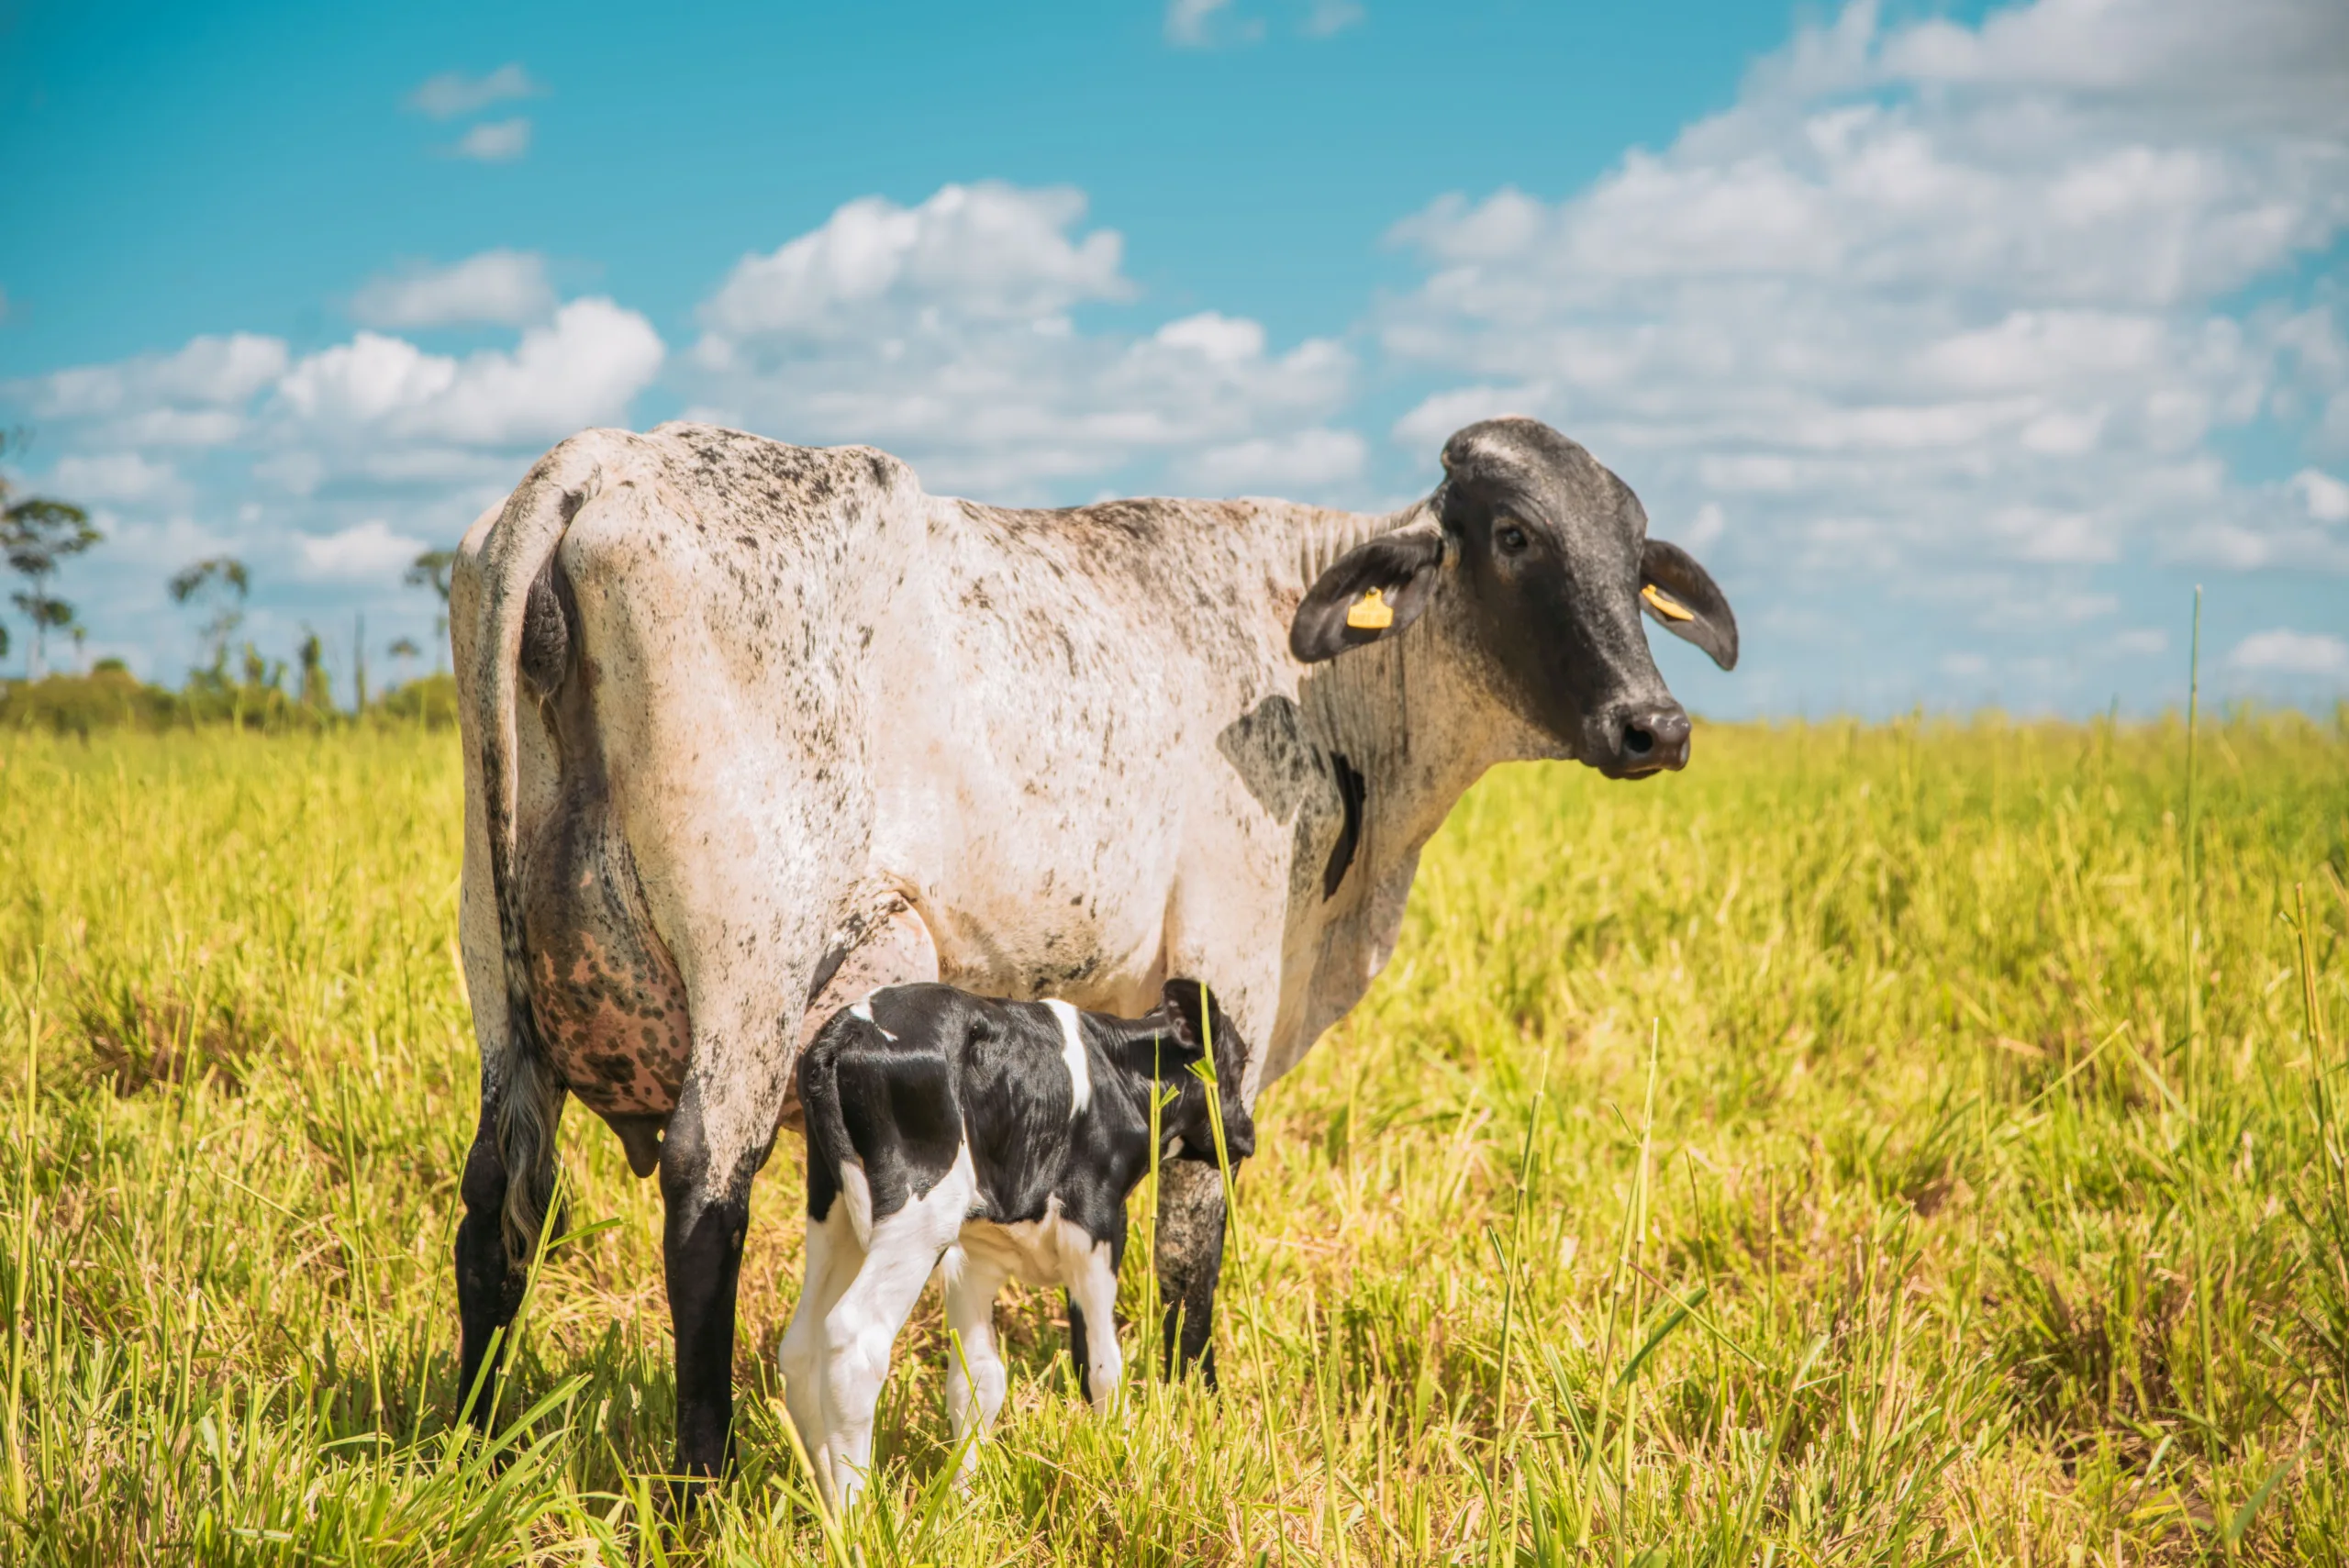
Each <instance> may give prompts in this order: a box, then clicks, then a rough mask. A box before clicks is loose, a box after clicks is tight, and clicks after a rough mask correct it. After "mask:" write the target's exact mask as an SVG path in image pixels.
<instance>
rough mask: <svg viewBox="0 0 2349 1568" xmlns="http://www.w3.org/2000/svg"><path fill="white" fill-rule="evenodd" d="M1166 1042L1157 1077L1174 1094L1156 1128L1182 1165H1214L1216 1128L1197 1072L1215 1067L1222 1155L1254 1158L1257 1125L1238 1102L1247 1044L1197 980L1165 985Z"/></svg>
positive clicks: (1210, 992) (1163, 1009) (1246, 1055)
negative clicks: (1206, 1065) (1187, 1162)
mask: <svg viewBox="0 0 2349 1568" xmlns="http://www.w3.org/2000/svg"><path fill="white" fill-rule="evenodd" d="M1164 995H1165V1003H1164V1006H1162V1007H1161V1008H1160V1009H1159V1010H1160V1011H1161V1012H1162V1013H1163V1015H1164V1018H1165V1033H1166V1039H1165V1041H1164V1043H1163V1046H1162V1047H1161V1048H1160V1050H1159V1051H1158V1053H1157V1058H1158V1059H1157V1070H1158V1077H1159V1081H1160V1082H1161V1083H1163V1084H1167V1085H1169V1086H1170V1087H1172V1088H1174V1089H1175V1102H1174V1103H1173V1104H1172V1105H1170V1106H1167V1107H1166V1109H1165V1110H1164V1112H1163V1113H1162V1115H1163V1118H1164V1119H1163V1120H1162V1121H1161V1122H1160V1124H1159V1125H1160V1127H1161V1129H1163V1132H1164V1135H1165V1136H1166V1137H1168V1138H1171V1139H1174V1140H1176V1141H1177V1143H1178V1144H1179V1148H1178V1150H1177V1154H1178V1156H1179V1157H1180V1158H1182V1159H1186V1160H1205V1161H1207V1162H1209V1163H1213V1162H1214V1161H1215V1157H1216V1153H1215V1122H1214V1119H1213V1118H1212V1117H1211V1116H1210V1114H1209V1112H1208V1086H1207V1084H1206V1083H1205V1082H1204V1081H1203V1080H1202V1078H1201V1077H1200V1075H1199V1068H1200V1066H1201V1065H1202V1064H1203V1063H1205V1062H1208V1060H1210V1051H1209V1047H1210V1046H1212V1048H1213V1050H1212V1060H1213V1062H1214V1063H1215V1095H1216V1096H1217V1100H1218V1102H1219V1108H1220V1109H1221V1111H1222V1115H1223V1147H1224V1151H1225V1152H1226V1153H1227V1154H1229V1155H1230V1158H1231V1159H1232V1160H1234V1161H1235V1162H1236V1161H1241V1160H1245V1159H1247V1158H1249V1157H1250V1156H1251V1155H1252V1154H1254V1153H1255V1152H1256V1123H1255V1119H1254V1118H1252V1117H1251V1116H1250V1115H1249V1114H1248V1106H1247V1105H1246V1103H1245V1102H1244V1101H1242V1100H1241V1097H1240V1077H1241V1073H1243V1072H1244V1071H1246V1069H1247V1065H1248V1042H1247V1041H1246V1040H1241V1038H1240V1031H1239V1029H1236V1028H1234V1027H1233V1026H1232V1022H1231V1020H1230V1018H1228V1017H1226V1016H1225V1014H1224V1011H1223V1008H1222V1007H1221V1006H1218V1005H1217V1002H1216V999H1215V993H1214V992H1212V991H1210V990H1208V988H1207V987H1206V986H1205V985H1203V984H1200V983H1199V982H1198V981H1196V980H1170V981H1168V982H1167V983H1166V990H1165V994H1164Z"/></svg>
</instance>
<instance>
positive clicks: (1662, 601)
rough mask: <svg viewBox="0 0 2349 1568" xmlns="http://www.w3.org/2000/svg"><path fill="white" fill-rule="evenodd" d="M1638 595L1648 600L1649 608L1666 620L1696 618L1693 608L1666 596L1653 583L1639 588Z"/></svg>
mask: <svg viewBox="0 0 2349 1568" xmlns="http://www.w3.org/2000/svg"><path fill="white" fill-rule="evenodd" d="M1640 597H1641V598H1642V599H1645V600H1646V601H1647V602H1648V607H1649V608H1651V609H1653V610H1654V611H1655V613H1656V614H1658V615H1660V616H1662V617H1664V619H1666V620H1695V619H1696V618H1697V613H1696V612H1695V611H1694V610H1691V609H1690V608H1688V606H1686V605H1684V604H1682V603H1681V602H1680V601H1679V600H1677V599H1675V598H1672V597H1670V596H1668V595H1666V594H1665V593H1664V590H1663V589H1661V588H1659V587H1657V586H1656V585H1655V584H1653V583H1651V584H1648V585H1647V586H1646V587H1644V588H1642V589H1641V590H1640Z"/></svg>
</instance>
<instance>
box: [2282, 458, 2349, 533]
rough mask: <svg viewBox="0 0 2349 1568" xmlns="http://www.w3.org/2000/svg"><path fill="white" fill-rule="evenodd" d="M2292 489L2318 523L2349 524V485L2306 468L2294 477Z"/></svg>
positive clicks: (2326, 474)
mask: <svg viewBox="0 0 2349 1568" xmlns="http://www.w3.org/2000/svg"><path fill="white" fill-rule="evenodd" d="M2291 488H2292V489H2293V490H2294V491H2295V492H2297V493H2298V494H2299V497H2300V501H2301V504H2302V505H2304V506H2307V507H2308V509H2309V516H2310V517H2312V518H2314V519H2315V520H2316V521H2318V522H2320V523H2340V522H2349V484H2343V483H2342V482H2341V481H2340V480H2338V479H2335V478H2333V477H2332V475H2331V474H2329V473H2322V472H2321V471H2319V470H2317V469H2313V468H2304V469H2302V470H2300V472H2299V473H2296V474H2294V475H2292V479H2291Z"/></svg>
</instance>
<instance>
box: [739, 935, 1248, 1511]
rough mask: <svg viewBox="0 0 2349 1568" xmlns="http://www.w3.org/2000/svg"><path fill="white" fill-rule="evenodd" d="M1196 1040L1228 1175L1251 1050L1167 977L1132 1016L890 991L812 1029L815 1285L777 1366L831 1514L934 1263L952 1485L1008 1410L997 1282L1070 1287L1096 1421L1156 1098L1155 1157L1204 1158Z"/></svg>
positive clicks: (804, 1291)
mask: <svg viewBox="0 0 2349 1568" xmlns="http://www.w3.org/2000/svg"><path fill="white" fill-rule="evenodd" d="M1208 1042H1212V1046H1213V1051H1214V1057H1215V1074H1216V1081H1217V1083H1218V1084H1219V1096H1218V1097H1219V1099H1220V1101H1221V1115H1222V1121H1223V1136H1224V1142H1225V1150H1226V1152H1227V1154H1228V1156H1229V1157H1230V1159H1231V1160H1232V1161H1235V1162H1236V1161H1239V1160H1241V1159H1244V1158H1245V1157H1247V1156H1248V1155H1249V1154H1251V1153H1252V1152H1254V1150H1255V1129H1254V1124H1253V1123H1252V1121H1251V1120H1250V1118H1249V1114H1248V1109H1247V1106H1246V1105H1245V1104H1244V1103H1243V1102H1242V1100H1241V1068H1242V1067H1243V1065H1244V1064H1245V1063H1246V1062H1247V1060H1248V1048H1247V1045H1246V1043H1245V1042H1244V1041H1242V1040H1241V1038H1240V1036H1239V1034H1238V1032H1237V1031H1236V1030H1235V1029H1233V1028H1232V1026H1231V1024H1230V1020H1229V1019H1227V1018H1225V1017H1224V1015H1223V1012H1222V1010H1221V1009H1220V1008H1219V1007H1218V1006H1217V1005H1216V1001H1215V997H1214V995H1213V993H1211V992H1209V991H1208V988H1207V987H1206V986H1205V985H1202V984H1199V983H1198V982H1197V981H1195V980H1170V981H1168V982H1167V983H1166V986H1165V991H1164V997H1163V1002H1162V1003H1161V1005H1160V1006H1158V1008H1157V1009H1156V1010H1155V1011H1153V1012H1151V1013H1149V1014H1146V1015H1145V1016H1143V1017H1141V1018H1110V1017H1108V1016H1107V1015H1105V1014H1101V1013H1086V1012H1080V1011H1078V1010H1077V1009H1076V1008H1075V1007H1074V1006H1071V1005H1069V1004H1068V1003H1066V1002H1060V1001H1047V1002H997V1001H988V1000H985V999H983V998H981V997H977V996H974V995H970V994H969V993H968V992H964V991H958V990H956V989H954V988H953V987H952V986H949V985H893V986H888V987H885V988H884V989H882V990H879V991H875V992H874V993H873V994H872V995H870V996H867V997H866V998H865V999H864V1000H863V1001H862V1002H859V1003H857V1004H856V1005H855V1006H851V1007H845V1008H842V1009H841V1011H840V1012H838V1013H836V1014H834V1015H833V1016H832V1018H830V1019H829V1021H828V1022H827V1023H826V1024H825V1025H824V1027H823V1029H822V1031H821V1032H820V1033H819V1034H818V1035H817V1037H816V1040H815V1042H814V1043H813V1044H812V1045H810V1046H809V1047H808V1050H807V1055H806V1057H805V1058H804V1059H803V1060H802V1062H801V1063H800V1069H799V1097H800V1103H801V1104H802V1105H803V1106H805V1107H806V1113H807V1278H806V1281H805V1283H804V1284H803V1286H802V1288H801V1291H800V1296H799V1306H798V1309H797V1310H796V1311H795V1312H794V1313H793V1314H792V1318H791V1327H790V1329H788V1330H787V1331H785V1334H784V1337H783V1370H784V1376H785V1396H786V1398H787V1400H788V1401H789V1404H790V1407H791V1418H792V1420H793V1422H794V1424H796V1426H797V1427H798V1429H799V1434H800V1439H801V1440H802V1441H803V1442H805V1443H806V1444H807V1454H808V1458H809V1459H810V1460H811V1461H812V1462H814V1464H815V1467H816V1476H817V1481H818V1485H821V1486H823V1487H824V1488H825V1490H826V1492H827V1494H828V1495H829V1496H830V1497H831V1499H832V1501H833V1502H834V1503H835V1504H836V1505H838V1506H840V1507H848V1506H849V1505H851V1504H852V1503H853V1502H854V1501H855V1497H856V1494H857V1493H858V1492H859V1491H860V1490H861V1489H862V1488H863V1482H864V1473H865V1470H866V1468H867V1466H868V1465H869V1464H870V1462H871V1460H872V1452H873V1412H874V1406H875V1404H876V1403H877V1402H878V1401H879V1399H880V1396H881V1385H882V1384H883V1383H884V1382H885V1380H886V1379H887V1377H888V1374H889V1354H890V1349H891V1347H892V1346H893V1345H894V1344H895V1343H896V1338H897V1331H898V1330H899V1329H902V1328H903V1327H904V1326H905V1321H906V1318H907V1314H909V1313H910V1312H912V1310H913V1307H914V1302H915V1299H916V1298H917V1297H918V1296H920V1295H921V1290H922V1285H923V1284H924V1282H926V1281H927V1280H928V1279H929V1278H930V1273H931V1271H932V1270H933V1269H936V1270H939V1271H940V1272H941V1273H942V1275H943V1277H944V1281H945V1286H946V1318H947V1322H948V1325H949V1326H950V1327H951V1328H952V1329H953V1330H954V1332H955V1334H956V1335H957V1336H958V1337H959V1339H960V1340H961V1364H960V1365H957V1366H952V1367H950V1368H949V1370H948V1376H947V1383H946V1387H947V1405H948V1408H949V1410H950V1412H951V1413H952V1418H953V1424H954V1439H955V1442H956V1444H957V1446H958V1448H959V1449H960V1450H961V1452H962V1455H963V1460H962V1463H963V1471H964V1473H966V1474H967V1473H969V1470H970V1468H971V1467H972V1466H973V1465H974V1463H975V1462H976V1458H977V1443H978V1440H979V1439H980V1438H981V1437H982V1436H984V1435H985V1430H986V1428H987V1427H988V1425H989V1424H990V1423H992V1422H993V1420H994V1419H995V1414H996V1409H997V1408H998V1407H1000V1406H1001V1405H1002V1403H1003V1393H1004V1368H1003V1360H1002V1357H1001V1356H1000V1355H998V1354H997V1353H996V1344H995V1296H996V1291H998V1290H999V1289H1001V1288H1002V1286H1003V1282H1004V1281H1005V1280H1006V1279H1007V1278H1010V1277H1014V1276H1016V1277H1018V1278H1019V1279H1020V1280H1023V1281H1025V1282H1026V1283H1027V1284H1033V1285H1043V1286H1052V1285H1058V1286H1060V1287H1062V1288H1063V1289H1064V1290H1066V1291H1067V1292H1068V1320H1069V1332H1070V1340H1071V1348H1072V1350H1073V1351H1074V1355H1075V1358H1076V1363H1077V1375H1078V1378H1079V1381H1080V1384H1081V1385H1082V1386H1083V1387H1084V1389H1085V1394H1086V1396H1087V1397H1089V1398H1090V1399H1091V1400H1092V1401H1093V1404H1094V1407H1096V1408H1097V1409H1099V1410H1102V1411H1104V1412H1106V1411H1108V1408H1109V1407H1110V1403H1111V1401H1112V1399H1113V1398H1114V1396H1115V1393H1116V1389H1117V1385H1118V1379H1119V1373H1120V1372H1121V1371H1122V1370H1123V1366H1124V1362H1123V1358H1122V1357H1120V1356H1119V1353H1118V1326H1117V1318H1116V1316H1115V1312H1114V1307H1115V1306H1116V1302H1117V1296H1118V1264H1119V1260H1120V1259H1121V1258H1122V1257H1123V1256H1124V1254H1125V1250H1126V1199H1127V1197H1128V1195H1130V1194H1131V1193H1132V1191H1133V1189H1134V1188H1135V1186H1136V1185H1137V1184H1140V1182H1141V1178H1142V1177H1143V1175H1144V1174H1145V1173H1148V1171H1149V1169H1150V1164H1151V1152H1152V1150H1151V1126H1152V1102H1153V1100H1161V1101H1164V1102H1165V1103H1164V1104H1163V1105H1162V1106H1160V1107H1159V1108H1158V1109H1157V1111H1156V1116H1157V1125H1158V1131H1159V1137H1160V1139H1161V1140H1162V1152H1163V1154H1164V1155H1166V1156H1167V1157H1169V1158H1172V1159H1177V1160H1190V1161H1195V1162H1197V1161H1204V1162H1213V1161H1214V1160H1215V1158H1216V1144H1215V1130H1214V1123H1213V1121H1212V1120H1211V1119H1210V1114H1211V1113H1210V1107H1209V1105H1208V1091H1207V1087H1206V1085H1205V1084H1204V1083H1203V1082H1202V1081H1201V1079H1200V1077H1199V1075H1198V1073H1197V1072H1196V1071H1195V1070H1194V1069H1195V1068H1196V1066H1197V1063H1199V1062H1201V1061H1202V1060H1203V1059H1204V1058H1205V1057H1206V1056H1207V1054H1208V1051H1207V1044H1208ZM1168 1091H1172V1097H1171V1099H1168V1098H1167V1093H1168ZM941 1265H942V1266H941Z"/></svg>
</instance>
